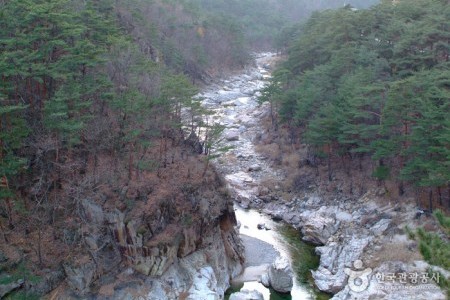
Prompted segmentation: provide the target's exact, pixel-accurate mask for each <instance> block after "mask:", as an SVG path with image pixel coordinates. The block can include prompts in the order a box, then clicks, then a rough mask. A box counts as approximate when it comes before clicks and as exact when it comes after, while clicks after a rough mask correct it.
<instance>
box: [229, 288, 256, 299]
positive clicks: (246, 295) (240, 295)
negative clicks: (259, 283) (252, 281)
mask: <svg viewBox="0 0 450 300" xmlns="http://www.w3.org/2000/svg"><path fill="white" fill-rule="evenodd" d="M230 300H264V297H263V295H262V294H261V293H260V292H258V291H255V290H253V291H249V290H241V291H240V292H237V293H233V294H231V295H230Z"/></svg>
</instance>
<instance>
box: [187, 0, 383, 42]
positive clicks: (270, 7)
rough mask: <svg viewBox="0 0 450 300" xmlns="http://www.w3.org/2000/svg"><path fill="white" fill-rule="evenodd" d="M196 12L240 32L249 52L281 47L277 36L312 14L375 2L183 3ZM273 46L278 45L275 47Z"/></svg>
mask: <svg viewBox="0 0 450 300" xmlns="http://www.w3.org/2000/svg"><path fill="white" fill-rule="evenodd" d="M184 1H185V2H186V3H189V5H191V7H192V8H195V9H196V10H197V11H199V10H204V11H206V12H208V13H209V14H212V15H214V16H216V17H217V18H219V19H223V18H225V19H226V20H229V22H233V23H235V24H237V25H238V26H239V28H241V29H242V32H243V34H244V36H245V43H246V44H248V45H249V46H250V47H252V48H253V49H258V50H259V51H261V50H262V49H273V47H274V46H275V45H276V46H277V47H282V43H281V41H280V32H281V31H282V30H284V29H287V28H289V27H290V26H293V25H294V24H297V23H298V22H303V21H304V20H306V19H307V17H309V16H310V15H311V13H312V12H314V11H317V10H323V9H330V8H338V7H343V6H344V5H345V4H350V5H352V6H353V7H356V8H367V7H369V6H371V5H373V4H375V3H378V2H379V1H378V0H353V1H347V2H345V1H344V2H343V1H341V0H321V1H310V0H282V1H280V0H241V1H238V0H232V1H229V0H184ZM287 32H289V31H287ZM277 43H279V44H278V45H277Z"/></svg>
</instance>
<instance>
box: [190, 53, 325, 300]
mask: <svg viewBox="0 0 450 300" xmlns="http://www.w3.org/2000/svg"><path fill="white" fill-rule="evenodd" d="M274 59H276V57H275V56H274V55H273V54H271V53H263V54H258V55H257V56H256V66H254V67H252V68H249V69H247V70H246V71H244V72H243V73H242V74H239V75H235V76H231V77H230V78H227V79H225V80H222V81H220V82H219V83H216V84H214V85H211V86H209V87H208V88H206V89H205V90H204V91H203V93H202V94H200V95H199V96H200V97H202V98H203V99H204V100H203V105H204V107H206V108H208V109H209V110H211V111H212V112H213V115H212V116H211V120H208V122H210V123H211V122H215V123H218V124H221V125H224V126H225V128H226V129H225V132H224V133H223V137H224V139H223V141H221V142H220V143H219V145H216V148H219V147H232V150H229V151H228V152H227V153H225V154H222V155H221V157H220V158H218V159H216V160H215V161H214V164H215V166H216V168H217V169H218V171H219V172H221V173H222V174H223V175H224V176H225V179H226V181H227V183H228V185H229V188H230V191H231V193H232V195H233V196H234V198H235V199H236V200H237V202H236V204H235V211H236V216H237V219H238V222H239V223H240V229H239V230H240V234H241V237H242V239H243V241H244V245H245V246H246V260H247V262H246V269H245V271H244V273H243V274H242V275H241V276H240V277H239V278H236V279H235V280H234V281H233V283H232V288H231V289H230V291H229V292H231V291H237V290H240V289H241V288H245V289H249V290H258V291H260V292H261V293H262V294H263V295H264V299H265V300H269V299H270V300H274V299H296V300H301V299H317V298H320V299H322V296H318V294H317V293H315V292H314V290H313V288H312V287H311V284H309V283H308V282H305V281H306V278H307V277H308V274H309V273H310V272H309V270H310V269H311V268H316V267H317V265H318V257H316V256H315V255H314V248H313V247H312V246H310V245H307V244H305V243H303V242H302V241H301V237H300V234H299V232H298V231H297V230H295V229H294V228H292V227H291V226H288V225H286V224H283V223H277V222H274V221H273V220H272V219H271V218H270V217H269V216H266V215H264V214H261V213H259V212H258V211H256V210H253V209H243V208H242V207H245V208H248V204H249V203H250V202H253V203H261V201H262V200H261V199H259V198H258V191H259V190H260V189H261V188H262V187H263V186H264V183H263V182H264V179H270V180H272V181H278V182H280V181H282V180H283V176H282V175H281V174H279V173H278V172H277V171H276V170H273V169H272V168H271V167H270V166H269V164H268V163H267V162H266V160H265V158H264V157H262V156H260V155H259V154H258V153H257V152H256V151H255V149H254V144H253V142H252V141H253V139H254V138H255V136H256V135H258V134H260V132H261V130H260V129H259V128H260V127H259V125H258V124H259V120H260V119H261V118H262V117H263V116H264V115H265V114H267V111H268V109H267V106H265V105H260V104H259V103H258V101H257V98H258V96H259V95H260V90H261V89H262V88H263V87H264V86H265V84H267V79H268V78H270V71H269V70H268V69H269V64H270V62H271V61H273V60H274ZM258 224H264V227H265V229H262V230H261V229H258V228H257V226H258ZM278 255H280V256H283V257H286V258H288V259H289V261H290V262H291V266H292V268H293V270H294V271H295V272H294V273H295V278H294V287H293V290H292V292H291V295H280V294H277V293H276V292H274V291H271V290H269V289H267V288H265V287H264V286H263V285H262V284H260V283H259V282H258V278H259V276H260V275H261V274H262V273H264V272H265V270H266V269H267V266H268V265H269V264H270V263H271V262H273V261H274V260H275V258H276V257H277V256H278Z"/></svg>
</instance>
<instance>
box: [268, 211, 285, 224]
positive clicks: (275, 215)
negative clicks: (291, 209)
mask: <svg viewBox="0 0 450 300" xmlns="http://www.w3.org/2000/svg"><path fill="white" fill-rule="evenodd" d="M270 217H271V218H272V220H274V221H275V222H279V221H282V220H283V213H282V212H281V211H275V212H273V213H271V214H270Z"/></svg>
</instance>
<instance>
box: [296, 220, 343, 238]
mask: <svg viewBox="0 0 450 300" xmlns="http://www.w3.org/2000/svg"><path fill="white" fill-rule="evenodd" d="M339 225H340V222H339V221H336V219H335V218H333V217H331V216H323V215H320V214H316V215H314V216H311V217H310V218H308V219H307V220H306V222H305V223H304V224H303V227H302V234H303V240H304V241H306V242H310V243H312V244H315V245H324V244H326V242H327V240H328V239H329V238H330V237H331V236H332V235H333V234H334V233H336V231H337V230H338V229H339Z"/></svg>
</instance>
